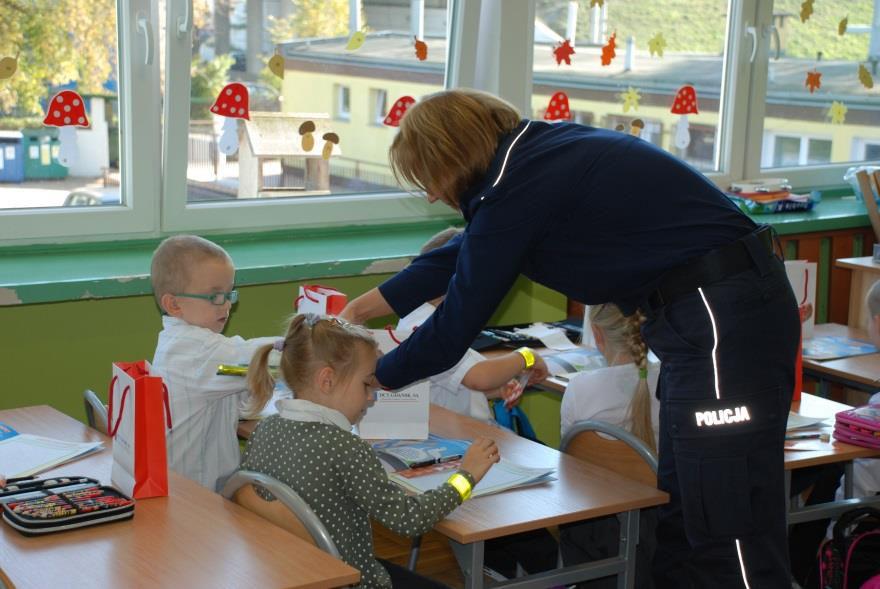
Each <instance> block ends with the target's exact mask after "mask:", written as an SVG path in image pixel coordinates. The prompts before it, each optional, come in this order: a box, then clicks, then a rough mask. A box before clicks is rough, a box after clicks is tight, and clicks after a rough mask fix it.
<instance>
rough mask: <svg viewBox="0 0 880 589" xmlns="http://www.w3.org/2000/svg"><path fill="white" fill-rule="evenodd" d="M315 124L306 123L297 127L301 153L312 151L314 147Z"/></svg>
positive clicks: (312, 122)
mask: <svg viewBox="0 0 880 589" xmlns="http://www.w3.org/2000/svg"><path fill="white" fill-rule="evenodd" d="M314 133H315V122H314V121H306V122H305V123H303V124H302V125H300V126H299V134H300V136H301V137H302V149H303V151H312V149H313V148H314V147H315V135H314Z"/></svg>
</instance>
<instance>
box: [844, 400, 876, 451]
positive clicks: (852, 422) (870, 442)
mask: <svg viewBox="0 0 880 589" xmlns="http://www.w3.org/2000/svg"><path fill="white" fill-rule="evenodd" d="M835 417H836V420H835V423H834V439H835V440H840V441H841V442H845V443H847V444H854V445H856V446H864V447H866V448H878V449H880V405H864V406H862V407H855V408H853V409H847V410H846V411H841V412H840V413H838V414H837V415H836V416H835Z"/></svg>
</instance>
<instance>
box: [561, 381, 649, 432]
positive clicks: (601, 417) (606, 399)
mask: <svg viewBox="0 0 880 589" xmlns="http://www.w3.org/2000/svg"><path fill="white" fill-rule="evenodd" d="M659 376H660V365H659V364H648V388H649V389H650V391H651V422H652V424H653V425H654V442H655V444H656V443H657V439H658V438H659V435H660V402H659V401H658V400H657V397H656V396H655V395H654V392H655V391H656V390H657V379H658V378H659ZM638 382H639V370H638V368H637V367H636V365H635V364H619V365H617V366H608V367H606V368H598V369H596V370H590V371H587V372H579V373H578V374H576V375H575V376H573V377H571V379H570V380H569V382H568V386H567V387H565V394H564V395H562V409H561V413H562V416H561V417H562V435H563V436H565V432H566V431H568V430H569V428H571V426H572V425H574V423H575V422H576V421H582V420H586V419H595V420H598V421H605V422H607V423H611V424H613V425H617V426H620V427H623V428H625V429H628V428H629V424H628V423H626V413H627V409H628V408H629V404H630V401H632V398H633V394H635V392H636V385H637V384H638Z"/></svg>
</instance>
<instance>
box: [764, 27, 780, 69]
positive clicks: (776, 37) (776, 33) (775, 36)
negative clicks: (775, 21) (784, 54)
mask: <svg viewBox="0 0 880 589" xmlns="http://www.w3.org/2000/svg"><path fill="white" fill-rule="evenodd" d="M768 34H772V35H773V40H774V41H776V55H775V57H774V58H773V60H774V61H776V60H778V59H779V55H780V53H781V50H782V42H781V41H780V39H779V29H777V28H776V25H766V26H765V27H764V36H767V35H768Z"/></svg>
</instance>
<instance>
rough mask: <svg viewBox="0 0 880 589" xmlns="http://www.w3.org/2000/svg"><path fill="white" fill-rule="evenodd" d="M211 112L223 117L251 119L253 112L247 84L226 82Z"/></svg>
mask: <svg viewBox="0 0 880 589" xmlns="http://www.w3.org/2000/svg"><path fill="white" fill-rule="evenodd" d="M211 112H212V113H214V114H215V115H220V116H221V117H229V118H232V119H247V120H250V119H251V113H250V110H249V109H248V89H247V86H245V85H244V84H241V83H239V82H232V83H231V84H226V86H224V87H223V90H221V91H220V94H218V95H217V100H215V101H214V106H212V107H211Z"/></svg>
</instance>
